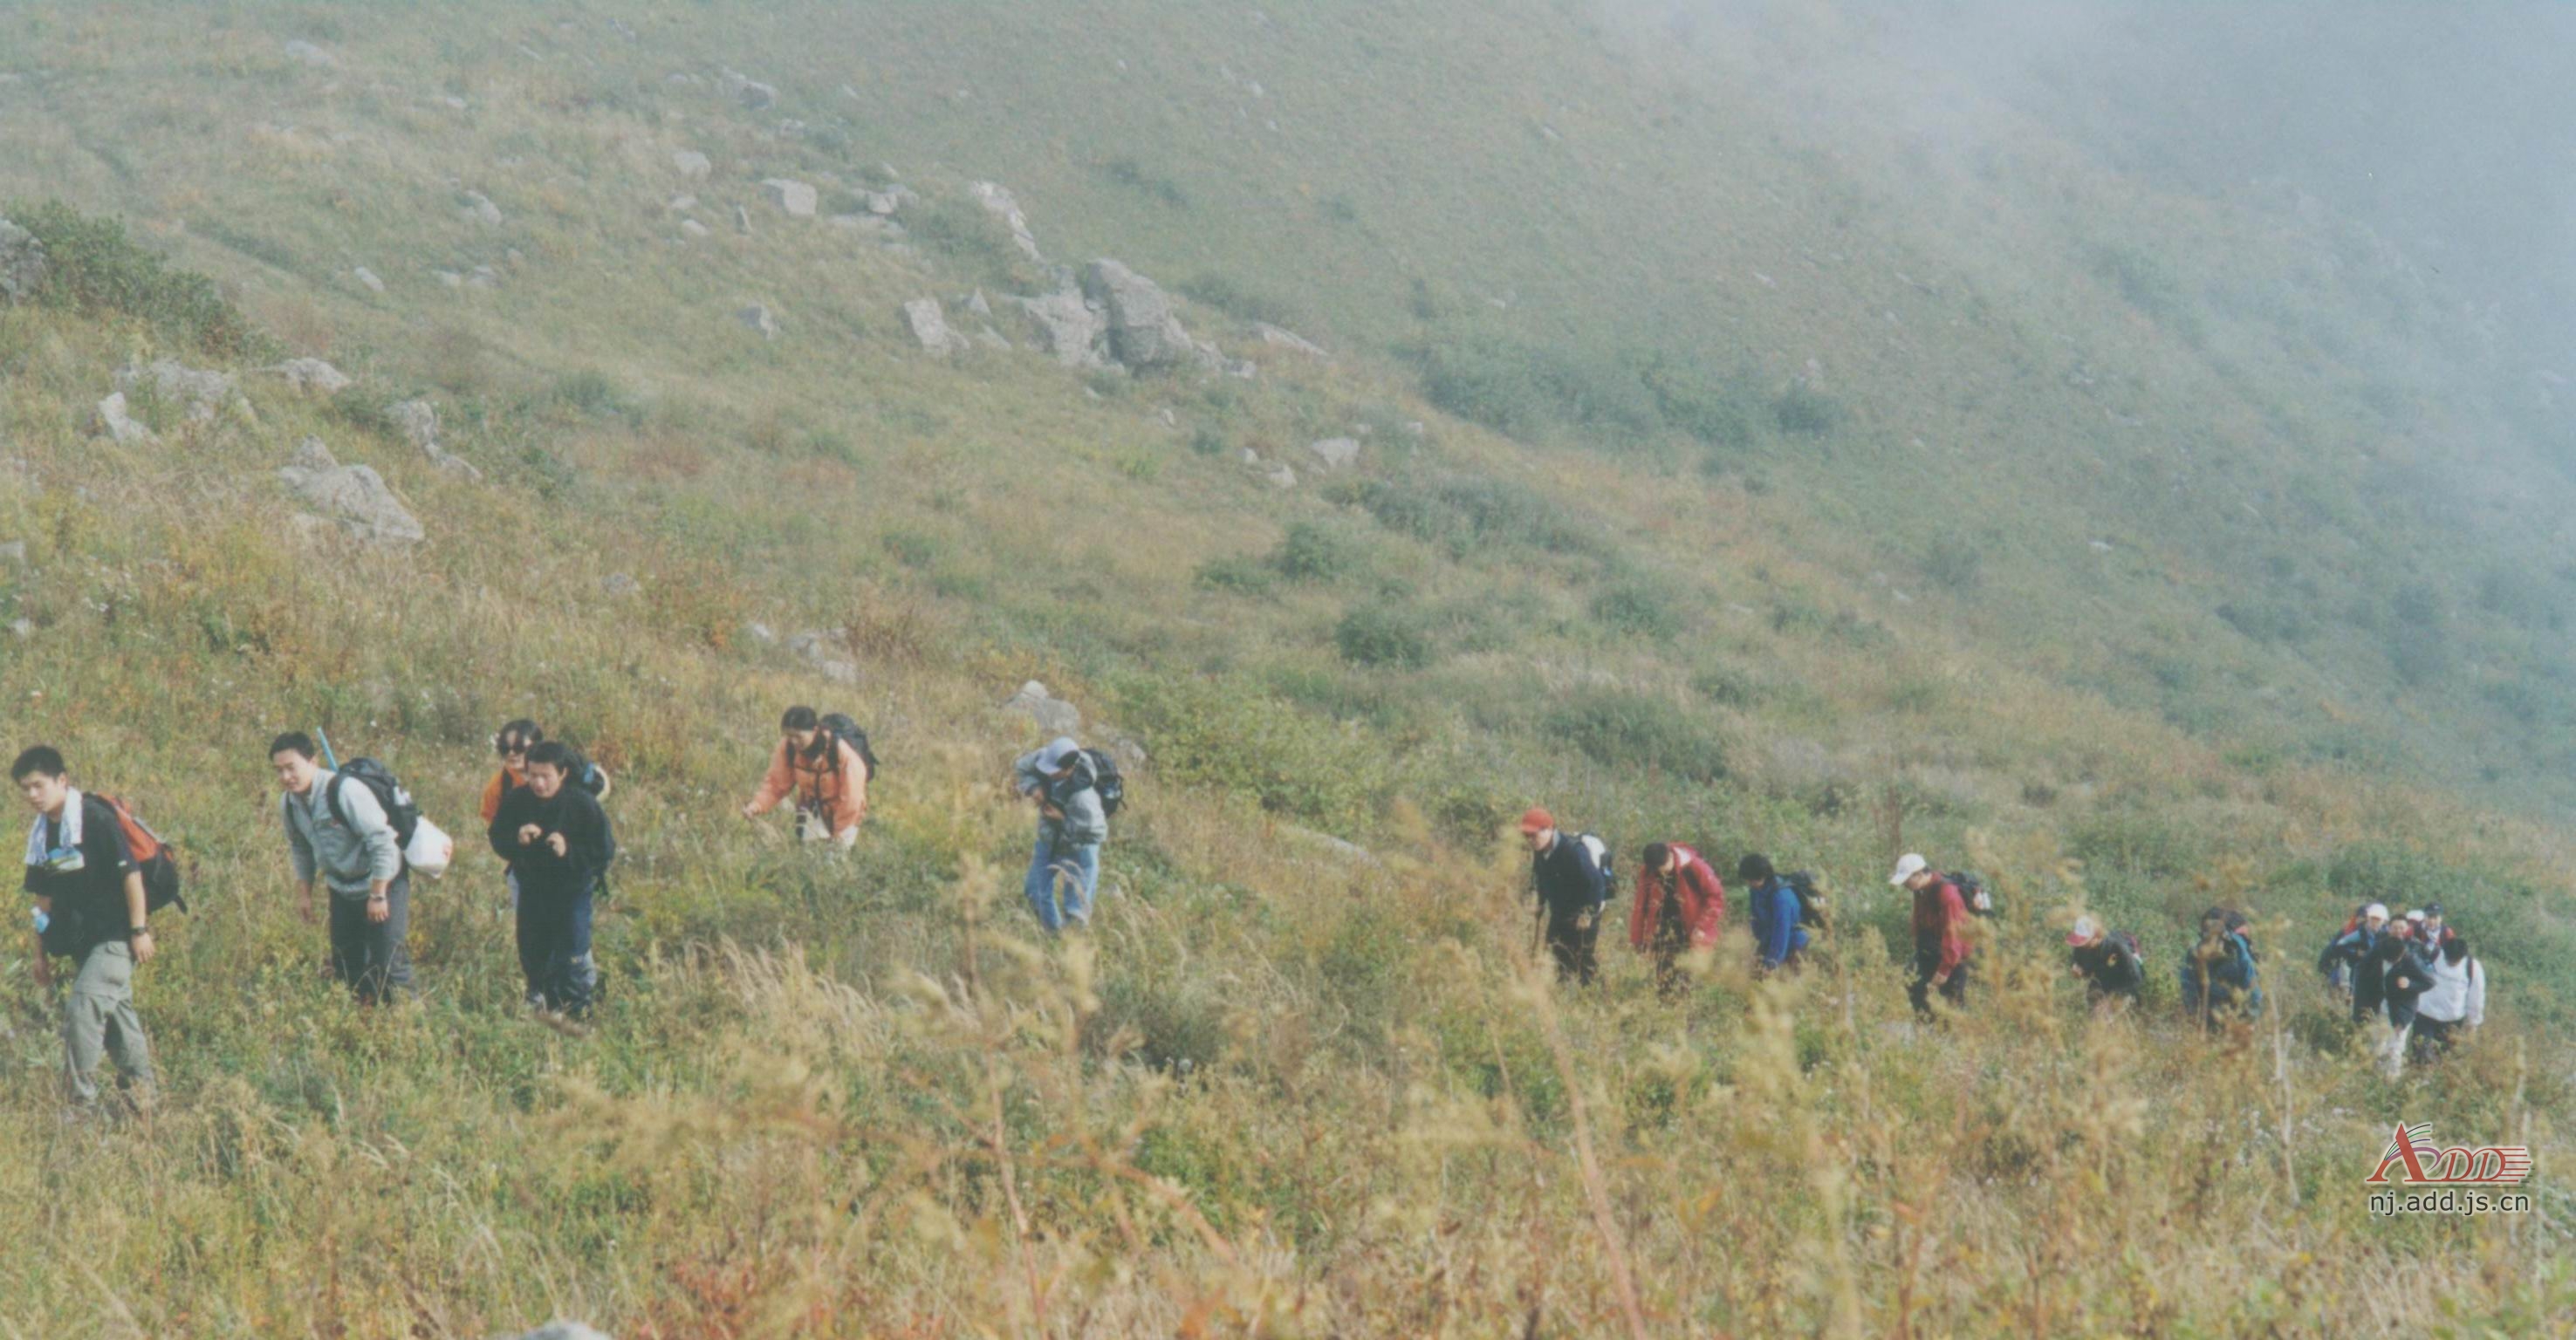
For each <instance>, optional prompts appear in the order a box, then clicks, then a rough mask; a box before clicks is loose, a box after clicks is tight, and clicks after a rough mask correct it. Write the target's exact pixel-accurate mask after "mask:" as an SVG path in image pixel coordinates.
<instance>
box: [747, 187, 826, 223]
mask: <svg viewBox="0 0 2576 1340" xmlns="http://www.w3.org/2000/svg"><path fill="white" fill-rule="evenodd" d="M760 191H761V194H763V195H765V196H768V197H769V203H771V204H773V205H776V206H777V207H778V209H779V212H781V213H783V214H785V215H786V216H787V217H789V218H791V219H810V218H812V217H814V206H815V205H816V203H818V200H819V197H818V196H817V195H816V193H815V191H814V188H813V187H812V186H810V185H807V184H806V183H804V182H801V181H796V180H793V179H791V178H787V177H771V178H769V179H767V180H765V181H763V182H761V183H760Z"/></svg>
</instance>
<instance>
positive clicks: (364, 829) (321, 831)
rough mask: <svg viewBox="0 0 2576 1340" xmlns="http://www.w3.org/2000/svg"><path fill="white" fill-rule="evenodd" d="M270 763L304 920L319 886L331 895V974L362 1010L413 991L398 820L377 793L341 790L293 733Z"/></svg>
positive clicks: (407, 882) (304, 739)
mask: <svg viewBox="0 0 2576 1340" xmlns="http://www.w3.org/2000/svg"><path fill="white" fill-rule="evenodd" d="M268 761H269V764H270V765H271V766H272V767H274V768H276V769H277V784H278V786H279V788H280V789H281V790H282V791H284V792H285V795H284V796H283V797H282V798H281V806H280V807H281V809H282V810H283V811H284V813H285V818H286V845H287V848H288V850H289V852H290V853H291V854H292V855H293V856H294V859H295V882H296V884H297V885H298V886H299V887H300V889H301V891H302V894H303V899H304V919H305V920H306V921H311V920H312V919H313V884H314V881H315V880H316V879H317V878H318V879H320V880H321V881H322V883H323V884H324V885H325V886H326V887H327V888H328V889H329V890H330V903H331V911H330V931H331V972H332V974H333V975H334V976H337V977H338V978H339V979H340V980H341V981H343V982H346V983H348V984H349V990H350V991H351V992H352V993H353V994H355V995H356V996H357V998H358V1002H359V1003H360V1004H363V1005H374V1004H379V1003H382V1002H385V1001H390V1000H392V999H394V998H395V997H396V996H397V995H400V994H402V993H405V992H408V991H410V990H411V954H410V951H409V949H408V948H407V947H406V945H405V944H404V940H405V937H406V936H408V935H409V934H410V931H411V868H410V867H409V866H407V865H405V864H404V862H403V853H402V843H401V841H400V839H398V838H397V837H396V836H395V835H394V825H393V821H392V820H391V819H389V818H387V817H386V815H385V807H384V806H383V805H382V804H380V803H378V802H377V800H376V796H375V793H374V792H373V791H371V790H369V789H368V788H366V787H364V786H343V785H339V784H338V783H339V782H340V774H338V773H336V772H333V771H331V770H330V769H328V768H325V767H323V766H322V765H320V764H318V763H316V762H314V761H313V737H312V736H309V735H306V734H305V733H303V732H302V731H289V732H287V733H286V734H284V735H280V736H278V737H277V738H276V739H275V740H272V741H270V742H269V746H268Z"/></svg>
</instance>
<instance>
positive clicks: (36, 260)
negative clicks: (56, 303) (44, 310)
mask: <svg viewBox="0 0 2576 1340" xmlns="http://www.w3.org/2000/svg"><path fill="white" fill-rule="evenodd" d="M44 282H45V244H44V243H42V242H39V241H37V240H36V235H35V234H33V233H30V232H28V231H27V230H26V229H24V228H21V227H19V226H18V225H16V224H14V223H11V222H9V221H8V220H7V219H0V301H7V302H13V303H16V302H26V301H28V300H30V299H32V298H34V297H35V296H36V290H37V289H38V288H40V287H42V286H43V285H44Z"/></svg>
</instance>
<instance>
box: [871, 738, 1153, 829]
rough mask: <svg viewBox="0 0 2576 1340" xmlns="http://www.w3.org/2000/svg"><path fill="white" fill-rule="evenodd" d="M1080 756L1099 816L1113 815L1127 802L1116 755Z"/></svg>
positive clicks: (1102, 751) (1086, 753) (1090, 752)
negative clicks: (1087, 769)
mask: <svg viewBox="0 0 2576 1340" xmlns="http://www.w3.org/2000/svg"><path fill="white" fill-rule="evenodd" d="M1082 756H1083V757H1084V758H1087V759H1090V760H1091V789H1092V790H1093V791H1095V792H1097V793H1099V796H1100V813H1101V817H1103V818H1109V817H1113V816H1115V815H1116V814H1117V813H1118V810H1119V807H1121V806H1123V805H1125V804H1126V803H1127V779H1126V778H1124V777H1121V776H1119V775H1118V759H1117V757H1116V756H1115V755H1113V754H1111V753H1110V752H1109V751H1108V750H1106V749H1085V750H1083V751H1082ZM872 766H873V765H872Z"/></svg>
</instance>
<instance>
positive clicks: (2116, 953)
mask: <svg viewBox="0 0 2576 1340" xmlns="http://www.w3.org/2000/svg"><path fill="white" fill-rule="evenodd" d="M2071 957H2072V958H2073V960H2074V962H2075V970H2076V971H2077V972H2079V973H2082V974H2083V975H2084V985H2085V988H2086V989H2087V990H2089V991H2091V992H2092V993H2093V994H2094V995H2096V996H2127V997H2128V998H2129V999H2131V1000H2136V999H2137V998H2138V988H2140V987H2142V986H2144V985H2145V984H2146V978H2147V974H2146V970H2145V969H2143V968H2141V967H2139V966H2138V943H2137V941H2136V940H2135V939H2133V938H2131V937H2130V936H2127V935H2124V934H2121V933H2120V932H2118V931H2113V932H2111V933H2110V934H2108V935H2105V936H2103V937H2102V943H2100V944H2098V945H2077V946H2076V947H2075V949H2074V951H2073V953H2072V955H2071Z"/></svg>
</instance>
